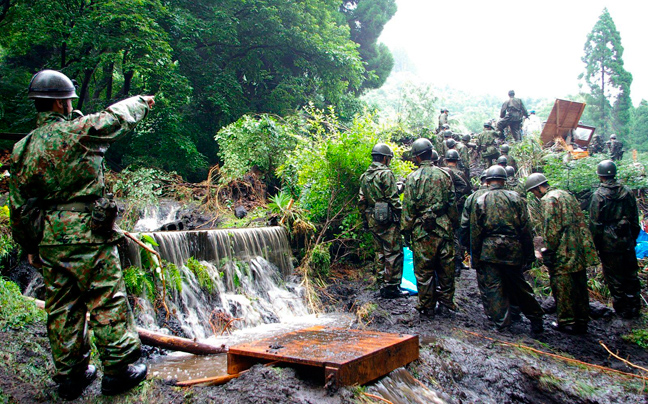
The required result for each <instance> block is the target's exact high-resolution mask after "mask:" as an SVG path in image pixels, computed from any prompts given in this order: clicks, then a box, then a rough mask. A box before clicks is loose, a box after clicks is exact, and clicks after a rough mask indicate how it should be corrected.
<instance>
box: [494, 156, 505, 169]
mask: <svg viewBox="0 0 648 404" xmlns="http://www.w3.org/2000/svg"><path fill="white" fill-rule="evenodd" d="M497 165H500V166H502V167H506V166H507V165H508V159H507V158H506V156H499V157H498V158H497Z"/></svg>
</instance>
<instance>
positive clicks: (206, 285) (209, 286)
mask: <svg viewBox="0 0 648 404" xmlns="http://www.w3.org/2000/svg"><path fill="white" fill-rule="evenodd" d="M187 268H188V269H189V270H190V271H191V272H192V273H193V274H194V275H196V279H197V280H198V284H199V285H200V287H201V288H202V289H204V290H206V291H208V292H209V293H212V292H213V291H214V289H215V287H216V286H215V285H214V281H213V280H212V278H211V277H210V276H209V272H208V270H207V266H206V265H203V264H201V263H200V261H198V260H197V259H195V258H194V257H191V258H189V260H187Z"/></svg>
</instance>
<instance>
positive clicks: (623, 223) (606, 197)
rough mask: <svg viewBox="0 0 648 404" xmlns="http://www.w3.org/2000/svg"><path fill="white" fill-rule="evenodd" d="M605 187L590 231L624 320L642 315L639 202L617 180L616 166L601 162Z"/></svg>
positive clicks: (595, 198)
mask: <svg viewBox="0 0 648 404" xmlns="http://www.w3.org/2000/svg"><path fill="white" fill-rule="evenodd" d="M596 174H597V175H598V176H599V179H600V181H601V186H600V187H599V188H597V189H596V191H595V192H594V195H592V200H591V202H590V207H589V213H590V221H591V224H590V226H591V227H590V228H591V230H592V236H594V245H595V246H596V250H597V251H598V255H599V258H600V259H601V265H602V267H603V277H604V278H605V283H606V284H607V286H608V288H609V289H610V295H612V303H613V306H614V311H616V313H617V314H618V315H619V316H621V317H623V318H633V317H639V316H640V315H641V313H640V311H641V300H640V292H641V286H640V284H639V278H638V276H637V273H638V272H639V266H638V264H637V256H636V255H635V250H634V248H635V244H636V240H637V236H638V235H639V232H640V229H641V228H640V226H639V213H638V210H637V201H636V199H635V197H634V195H633V194H632V191H630V189H629V188H628V187H626V186H625V185H622V184H620V183H619V182H617V180H616V179H615V177H616V174H617V167H616V164H614V162H613V161H612V160H604V161H601V162H600V163H599V164H598V166H597V167H596Z"/></svg>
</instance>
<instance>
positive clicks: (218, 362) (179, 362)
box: [149, 352, 227, 382]
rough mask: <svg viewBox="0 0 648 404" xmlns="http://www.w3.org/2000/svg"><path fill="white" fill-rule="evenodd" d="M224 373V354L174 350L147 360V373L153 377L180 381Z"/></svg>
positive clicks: (225, 370) (225, 364)
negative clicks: (203, 353)
mask: <svg viewBox="0 0 648 404" xmlns="http://www.w3.org/2000/svg"><path fill="white" fill-rule="evenodd" d="M226 374H227V355H225V354H223V355H209V356H199V355H192V354H186V353H178V352H176V353H173V354H170V355H167V356H160V357H158V358H156V359H154V360H153V361H151V362H149V375H150V377H151V378H155V379H162V380H177V381H179V382H182V381H186V380H195V379H202V378H206V377H214V376H224V375H226Z"/></svg>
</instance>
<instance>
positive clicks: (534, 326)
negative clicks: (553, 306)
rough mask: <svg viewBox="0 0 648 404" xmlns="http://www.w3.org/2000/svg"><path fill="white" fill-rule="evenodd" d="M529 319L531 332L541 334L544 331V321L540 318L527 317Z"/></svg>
mask: <svg viewBox="0 0 648 404" xmlns="http://www.w3.org/2000/svg"><path fill="white" fill-rule="evenodd" d="M529 321H531V333H532V334H542V333H543V332H544V323H543V322H542V318H533V319H529Z"/></svg>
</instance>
